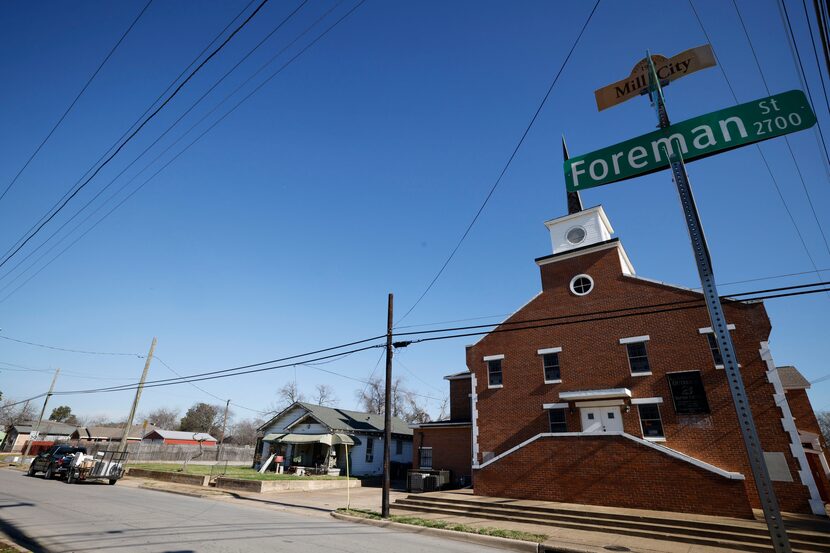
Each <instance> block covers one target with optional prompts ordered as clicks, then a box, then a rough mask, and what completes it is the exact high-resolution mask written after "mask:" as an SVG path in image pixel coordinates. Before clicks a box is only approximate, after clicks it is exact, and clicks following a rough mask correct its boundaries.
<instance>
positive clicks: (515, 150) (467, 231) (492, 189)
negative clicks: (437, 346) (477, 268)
mask: <svg viewBox="0 0 830 553" xmlns="http://www.w3.org/2000/svg"><path fill="white" fill-rule="evenodd" d="M599 3H600V0H597V1H596V3H595V4H594V7H593V9H592V10H591V13H589V14H588V18H587V19H586V20H585V23H584V24H583V25H582V29H581V30H580V31H579V34H578V35H577V36H576V40H574V43H573V45H571V49H570V50H569V51H568V55H567V56H565V60H564V61H563V62H562V65H561V66H560V67H559V70H558V71H557V72H556V76H555V77H554V78H553V81H552V82H551V84H550V86H549V87H548V90H547V92H546V93H545V95H544V97H542V101H541V102H540V103H539V106H538V107H537V108H536V112H535V113H534V114H533V117H531V119H530V123H528V124H527V127H525V130H524V132H523V133H522V136H521V138H519V142H518V143H516V146H515V147H514V148H513V152H512V153H511V154H510V157H509V158H508V159H507V163H505V165H504V167H503V168H502V170H501V173H499V176H498V178H497V179H496V181H495V182H494V183H493V185H492V186H491V187H490V191H489V192H488V193H487V196H486V197H485V198H484V201H483V202H482V204H481V206H480V207H479V208H478V211H476V214H475V215H474V216H473V219H472V221H470V224H469V225H467V228H466V229H465V230H464V233H463V234H462V235H461V238H460V239H459V240H458V243H457V244H456V245H455V247H454V248H453V249H452V252H450V255H449V256H448V257H447V259H446V261H444V264H443V265H441V268H440V269H439V270H438V272H437V273H436V274H435V276H434V277H433V278H432V280H431V281H430V283H429V284H428V285H427V287H426V289H424V291H423V292H422V293H421V295H420V296H419V297H418V299H417V300H416V301H415V303H414V304H412V307H410V308H409V310H408V311H407V312H406V313H404V314H403V316H402V317H401V318H400V319H398V321H397V323H400V322H401V321H403V320H404V319H405V318H406V317H407V316H408V315H409V314H410V313H412V311H413V310H414V309H415V308H416V307H417V306H418V304H419V303H421V300H423V299H424V296H426V295H427V293H429V291H430V290H431V289H432V287H433V286H434V285H435V283H436V281H437V280H438V279H439V278H440V277H441V275H442V274H443V273H444V269H446V268H447V265H449V264H450V261H452V259H453V257H455V254H456V252H457V251H458V248H460V247H461V244H462V243H463V242H464V240H465V239H466V238H467V235H468V234H470V231H471V230H472V228H473V225H475V224H476V221H478V218H479V216H480V215H481V213H482V211H484V208H485V207H486V206H487V203H488V202H489V201H490V198H491V197H492V196H493V193H494V192H495V191H496V188H498V186H499V183H501V180H502V178H503V177H504V175H505V173H507V170H508V169H509V168H510V164H511V163H513V159H514V158H515V157H516V154H517V153H518V152H519V148H521V147H522V144H523V143H524V141H525V138H526V137H527V135H528V133H529V132H530V129H531V128H532V127H533V124H534V123H535V122H536V118H537V117H539V113H541V111H542V108H543V107H545V103H546V102H547V101H548V97H550V94H551V92H552V91H553V87H554V86H555V85H556V83H557V82H558V81H559V77H560V76H561V75H562V72H563V71H564V70H565V66H566V65H567V64H568V60H570V59H571V55H572V54H573V53H574V50H575V49H576V47H577V45H578V44H579V40H580V39H581V38H582V35H583V33H585V29H586V28H587V27H588V24H589V23H590V22H591V19H592V18H593V17H594V13H595V12H596V11H597V8H598V7H599ZM397 323H396V324H397Z"/></svg>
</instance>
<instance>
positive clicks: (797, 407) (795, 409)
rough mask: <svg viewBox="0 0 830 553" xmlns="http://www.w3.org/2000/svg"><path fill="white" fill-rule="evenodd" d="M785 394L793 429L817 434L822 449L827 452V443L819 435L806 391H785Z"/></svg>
mask: <svg viewBox="0 0 830 553" xmlns="http://www.w3.org/2000/svg"><path fill="white" fill-rule="evenodd" d="M786 393H787V403H788V404H789V406H790V411H791V412H792V414H793V418H794V419H795V427H796V428H798V429H799V430H806V431H807V432H812V433H813V434H818V436H819V441H820V442H821V447H822V449H824V450H827V443H826V441H825V439H824V435H822V433H821V427H820V426H819V425H818V419H816V413H815V411H813V406H812V404H811V403H810V398H809V396H808V395H807V390H787V392H786Z"/></svg>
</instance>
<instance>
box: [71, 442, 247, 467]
mask: <svg viewBox="0 0 830 553" xmlns="http://www.w3.org/2000/svg"><path fill="white" fill-rule="evenodd" d="M76 443H77V445H79V446H81V447H85V448H86V450H87V453H90V454H93V455H94V454H95V453H97V452H99V451H107V450H113V449H118V443H117V442H87V441H84V440H80V441H78V442H76V441H75V440H72V442H71V444H72V445H75V444H76ZM217 449H218V446H210V447H203V448H202V454H201V455H199V446H198V445H171V444H145V443H139V442H134V443H133V442H131V443H129V444H127V451H128V452H129V457H128V459H129V462H130V463H152V462H156V461H159V462H163V461H182V462H183V461H185V460H192V461H195V462H202V461H217V459H216V451H217ZM218 460H219V461H228V462H229V463H243V462H244V463H251V464H252V463H253V461H254V448H253V447H240V446H233V445H223V446H222V451H221V452H220V454H219V459H218Z"/></svg>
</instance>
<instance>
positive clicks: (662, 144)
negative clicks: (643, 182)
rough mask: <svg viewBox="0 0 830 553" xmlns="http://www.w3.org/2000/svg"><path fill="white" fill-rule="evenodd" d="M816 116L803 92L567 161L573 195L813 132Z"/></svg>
mask: <svg viewBox="0 0 830 553" xmlns="http://www.w3.org/2000/svg"><path fill="white" fill-rule="evenodd" d="M815 123H816V116H815V114H814V113H813V110H812V109H810V105H809V103H808V102H807V98H806V97H805V96H804V93H803V92H802V91H800V90H790V91H789V92H784V93H783V94H776V95H774V96H769V97H768V98H761V99H759V100H755V101H752V102H748V103H746V104H740V105H738V106H734V107H731V108H726V109H722V110H719V111H714V112H712V113H707V114H706V115H701V116H699V117H695V118H693V119H689V120H688V121H683V122H681V123H677V124H675V125H671V126H669V127H667V128H665V129H661V130H658V131H654V132H650V133H648V134H644V135H642V136H638V137H637V138H632V139H631V140H626V141H625V142H620V143H619V144H615V145H614V146H609V147H607V148H603V149H601V150H597V151H595V152H591V153H590V154H585V155H584V156H579V157H573V158H570V159H568V160H566V161H565V184H566V187H567V189H568V191H569V192H575V191H578V190H585V189H586V188H594V187H596V186H602V185H604V184H611V183H612V182H617V181H621V180H625V179H630V178H632V177H637V176H640V175H646V174H648V173H654V172H655V171H660V170H662V169H666V168H668V167H669V165H670V161H669V158H670V157H671V155H673V154H674V153H675V150H674V148H676V149H677V151H679V152H680V154H681V155H682V157H683V160H684V161H693V160H695V159H701V158H704V157H707V156H711V155H713V154H717V153H720V152H725V151H727V150H733V149H735V148H740V147H741V146H746V145H748V144H753V143H755V142H761V141H762V140H768V139H770V138H775V137H777V136H782V135H785V134H789V133H791V132H796V131H801V130H804V129H809V128H810V127H812V126H813V125H815Z"/></svg>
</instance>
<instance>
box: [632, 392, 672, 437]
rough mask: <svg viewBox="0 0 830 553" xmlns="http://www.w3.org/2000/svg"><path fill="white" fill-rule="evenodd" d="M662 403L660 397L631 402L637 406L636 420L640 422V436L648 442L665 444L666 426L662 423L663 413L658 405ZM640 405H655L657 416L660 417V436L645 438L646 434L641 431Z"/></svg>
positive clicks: (643, 398) (637, 399)
mask: <svg viewBox="0 0 830 553" xmlns="http://www.w3.org/2000/svg"><path fill="white" fill-rule="evenodd" d="M661 403H663V398H662V397H642V398H634V399H632V400H631V404H632V405H636V406H637V418H638V419H639V421H640V435H641V436H642V437H643V439H644V440H646V441H648V442H665V441H666V425H665V424H664V423H663V413H662V411H660V404H661ZM640 405H657V415H658V416H659V417H660V428H662V429H663V435H662V436H659V437H658V436H654V437H646V432H645V430H644V429H643V416H642V414H640Z"/></svg>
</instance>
